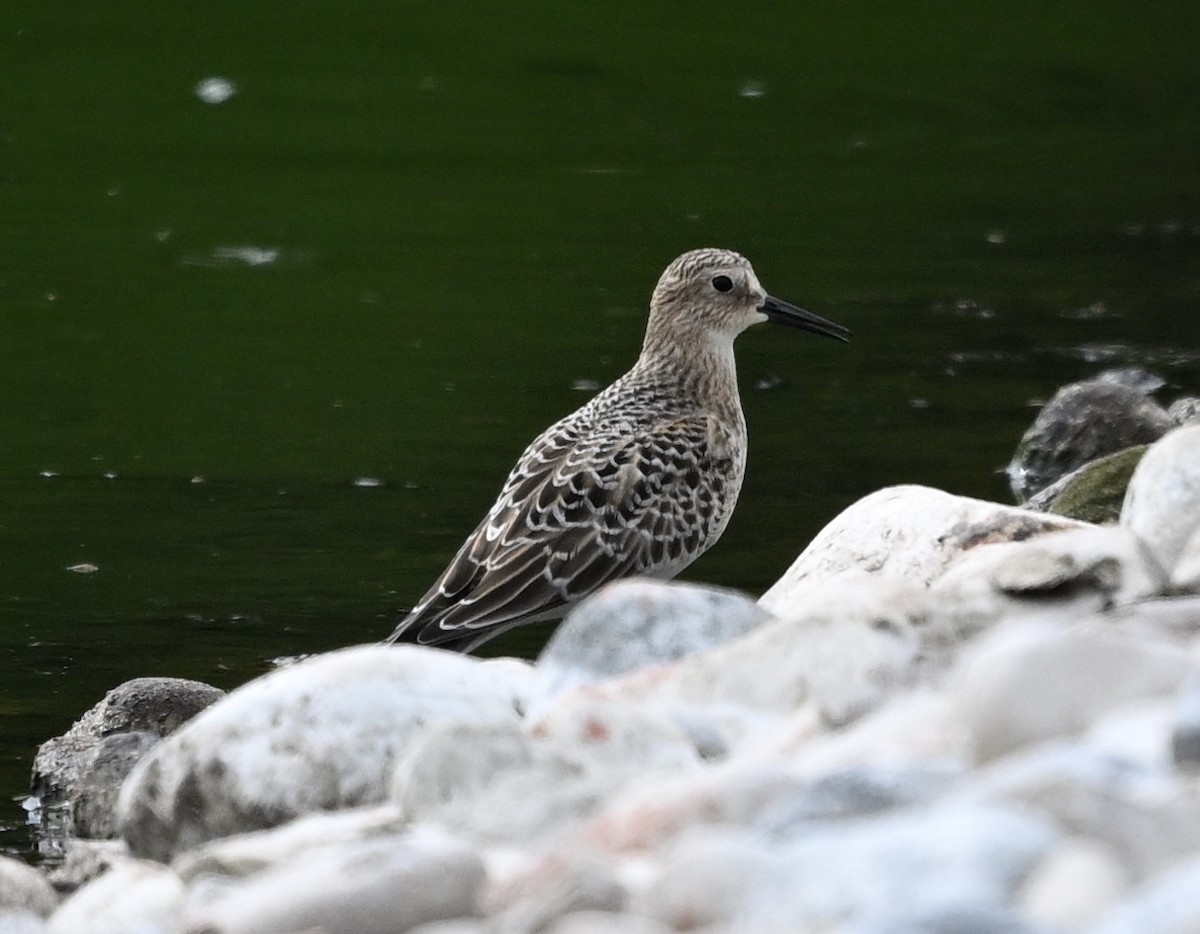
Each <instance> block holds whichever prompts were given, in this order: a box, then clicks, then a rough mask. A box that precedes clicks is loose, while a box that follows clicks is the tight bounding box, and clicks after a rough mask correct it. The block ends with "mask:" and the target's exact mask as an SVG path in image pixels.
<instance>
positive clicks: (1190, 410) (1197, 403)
mask: <svg viewBox="0 0 1200 934" xmlns="http://www.w3.org/2000/svg"><path fill="white" fill-rule="evenodd" d="M1167 414H1168V415H1170V416H1171V421H1173V422H1174V423H1175V424H1176V425H1186V424H1188V423H1189V422H1194V421H1196V420H1197V419H1200V398H1197V397H1196V396H1184V397H1183V398H1181V399H1176V400H1175V401H1174V402H1172V403H1171V405H1170V407H1169V408H1168V409H1167Z"/></svg>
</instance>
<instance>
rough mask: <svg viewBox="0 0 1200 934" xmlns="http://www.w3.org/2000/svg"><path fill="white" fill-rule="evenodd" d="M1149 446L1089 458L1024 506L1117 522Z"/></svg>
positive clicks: (1069, 517) (1105, 521) (1070, 517)
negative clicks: (1132, 478)
mask: <svg viewBox="0 0 1200 934" xmlns="http://www.w3.org/2000/svg"><path fill="white" fill-rule="evenodd" d="M1148 450H1149V446H1148V445H1145V444H1141V445H1138V446H1136V447H1132V448H1125V449H1124V450H1123V451H1117V452H1116V453H1115V454H1108V455H1106V456H1104V457H1098V458H1096V459H1095V460H1094V461H1089V462H1088V463H1086V464H1084V465H1083V466H1082V467H1077V468H1076V469H1075V470H1072V471H1071V472H1070V473H1069V474H1067V475H1066V476H1065V477H1062V478H1060V479H1059V480H1056V481H1055V482H1054V483H1052V484H1050V486H1048V487H1046V488H1045V489H1043V490H1042V491H1041V492H1040V493H1038V494H1037V495H1036V496H1034V497H1033V498H1032V499H1030V500H1029V501H1028V502H1027V503H1025V508H1026V509H1033V510H1036V511H1037V512H1049V513H1053V514H1054V515H1056V516H1065V517H1066V518H1068V519H1078V520H1079V521H1080V522H1094V523H1097V524H1105V523H1110V522H1116V521H1117V520H1119V519H1120V518H1121V506H1122V505H1123V504H1124V502H1125V491H1126V489H1128V487H1129V479H1130V477H1132V476H1133V471H1134V470H1135V469H1136V468H1137V465H1138V463H1139V462H1140V461H1141V459H1142V456H1143V455H1144V454H1145V453H1146V451H1148Z"/></svg>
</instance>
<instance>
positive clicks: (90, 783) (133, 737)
mask: <svg viewBox="0 0 1200 934" xmlns="http://www.w3.org/2000/svg"><path fill="white" fill-rule="evenodd" d="M160 739H161V737H159V736H156V735H155V734H154V733H149V732H147V731H145V730H139V731H137V732H135V733H111V734H109V735H108V736H105V737H103V738H102V739H101V740H100V742H99V743H97V744H96V746H94V747H93V748H92V750H91V752H90V753H88V754H87V755H86V756H85V758H84V767H83V770H82V772H81V774H80V776H79V783H78V784H77V785H76V787H75V794H74V797H73V800H72V802H71V819H72V821H73V823H74V827H75V833H76V835H77V836H80V837H87V838H89V839H92V840H111V839H114V838H115V837H116V836H117V825H116V822H115V820H114V819H113V815H114V813H115V811H116V807H117V795H118V794H119V793H120V791H121V783H122V782H124V781H125V777H126V776H127V775H128V774H129V773H130V771H131V770H132V769H133V767H134V766H135V765H136V764H137V762H138V760H139V759H141V758H142V756H144V755H145V754H146V753H147V752H148V751H149V750H150V747H152V746H154V745H155V744H156V743H158V742H159V741H160Z"/></svg>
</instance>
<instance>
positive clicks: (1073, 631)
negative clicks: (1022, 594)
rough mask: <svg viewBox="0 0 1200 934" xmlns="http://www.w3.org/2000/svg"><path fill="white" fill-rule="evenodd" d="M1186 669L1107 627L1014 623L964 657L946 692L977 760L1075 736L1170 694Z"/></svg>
mask: <svg viewBox="0 0 1200 934" xmlns="http://www.w3.org/2000/svg"><path fill="white" fill-rule="evenodd" d="M1187 670H1188V656H1187V653H1186V651H1184V650H1183V649H1181V648H1180V647H1178V646H1177V645H1174V644H1172V643H1170V642H1167V641H1166V640H1164V639H1161V638H1157V637H1154V636H1153V635H1152V634H1149V633H1145V632H1142V631H1139V630H1138V629H1137V628H1136V627H1129V628H1122V627H1119V626H1114V625H1109V624H1105V623H1083V624H1079V625H1074V626H1058V625H1053V624H1048V623H1037V622H1024V623H1011V624H1008V625H1006V626H1003V627H1001V628H999V629H996V630H993V631H992V632H990V633H988V634H987V635H986V636H984V637H983V638H982V639H981V640H980V642H979V643H978V644H977V645H976V646H973V647H972V649H971V650H970V651H969V652H968V653H966V654H965V655H964V657H963V659H962V660H961V662H960V664H959V666H958V667H957V669H956V671H955V673H954V675H953V676H952V679H951V684H950V692H951V697H952V698H953V701H954V703H955V704H956V706H957V709H958V715H959V718H960V719H961V721H962V722H963V723H964V724H965V725H966V726H967V728H968V729H969V730H970V731H971V733H972V735H973V736H974V741H975V753H976V756H977V757H978V758H979V759H980V760H984V761H986V760H988V759H992V758H995V757H997V756H1001V755H1004V754H1005V753H1008V752H1010V751H1011V750H1014V749H1017V748H1019V747H1020V746H1023V745H1026V744H1030V743H1036V742H1040V741H1042V740H1047V739H1053V738H1055V737H1059V736H1066V735H1070V734H1073V733H1078V732H1079V731H1081V730H1083V729H1084V728H1085V727H1087V726H1088V724H1090V723H1091V722H1092V721H1093V720H1095V719H1096V718H1097V717H1099V716H1100V715H1101V714H1103V713H1105V712H1107V711H1109V710H1112V709H1114V708H1115V707H1117V706H1119V705H1122V704H1125V703H1128V702H1129V701H1132V700H1137V699H1139V698H1144V697H1154V696H1159V695H1165V694H1169V693H1171V692H1172V691H1174V690H1175V688H1176V687H1177V686H1178V685H1179V683H1180V681H1181V680H1182V679H1183V677H1184V675H1185V674H1186V673H1187Z"/></svg>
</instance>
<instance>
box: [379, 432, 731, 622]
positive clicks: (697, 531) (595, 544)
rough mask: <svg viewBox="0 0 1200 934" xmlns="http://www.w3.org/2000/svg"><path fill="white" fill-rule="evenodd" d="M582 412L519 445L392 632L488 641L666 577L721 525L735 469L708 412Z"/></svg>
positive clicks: (705, 544) (727, 509)
mask: <svg viewBox="0 0 1200 934" xmlns="http://www.w3.org/2000/svg"><path fill="white" fill-rule="evenodd" d="M584 427H585V426H584V425H582V424H581V422H580V420H579V419H578V417H576V418H574V419H564V420H563V421H562V422H560V423H558V424H556V425H554V426H551V428H549V429H547V430H546V431H545V432H544V433H543V434H542V435H541V436H539V437H538V438H537V439H536V440H535V441H534V442H533V443H532V444H531V445H530V446H529V447H528V448H527V449H526V451H525V453H524V454H523V455H522V457H521V459H520V460H519V461H518V463H517V466H516V467H514V468H513V471H512V472H511V473H510V474H509V476H508V479H507V480H506V481H505V484H504V487H503V489H502V490H501V493H500V497H499V498H498V499H497V501H496V503H495V505H494V506H493V507H492V509H491V511H490V512H489V513H488V516H487V518H485V519H484V521H483V522H481V523H480V524H479V526H478V528H476V530H475V531H474V533H472V535H471V536H470V537H469V538H468V539H467V541H466V542H464V543H463V546H462V547H461V548H460V549H459V551H458V554H457V555H456V556H455V557H454V560H453V561H451V562H450V565H449V566H448V567H447V568H446V570H445V571H444V572H443V574H442V576H441V577H440V578H439V579H438V581H437V582H436V583H435V584H434V586H433V587H432V588H431V589H430V590H429V592H428V593H427V594H426V595H425V597H424V598H423V599H422V600H421V602H420V603H419V604H418V605H417V606H416V607H415V608H414V609H413V611H412V613H410V614H409V616H408V618H407V619H405V620H404V621H403V622H402V623H401V624H400V626H399V627H397V630H396V632H395V633H394V634H393V636H392V639H395V638H396V637H397V636H399V635H400V634H401V633H403V632H405V631H406V630H413V629H416V630H418V631H417V638H418V640H419V641H421V642H425V643H432V644H438V643H447V642H467V643H478V642H481V641H484V640H485V639H486V638H488V637H490V635H494V634H495V633H496V632H498V631H500V630H502V629H507V628H509V627H511V626H514V625H517V624H518V623H521V622H526V621H530V620H534V619H538V618H551V617H553V616H555V615H558V614H559V613H560V612H561V611H562V610H563V609H564V608H565V607H567V606H568V605H569V604H571V603H573V602H575V601H576V600H578V599H580V598H581V597H583V596H586V595H587V594H589V593H591V592H592V591H594V590H595V589H597V588H598V587H600V586H601V585H602V584H604V583H607V582H608V581H610V580H614V579H616V578H619V577H625V576H628V575H630V574H651V575H653V574H655V573H656V572H657V573H658V574H660V575H662V576H673V574H674V573H676V572H678V571H679V570H681V569H682V568H683V567H684V566H686V565H687V564H688V563H690V561H691V560H693V559H695V558H696V557H698V556H699V555H700V554H701V553H702V552H703V551H704V550H705V549H706V548H707V547H708V546H709V545H711V544H712V542H713V541H715V540H716V537H717V536H718V535H719V534H720V532H721V530H722V529H723V528H724V520H725V519H726V518H727V517H728V515H729V512H730V511H731V510H732V508H733V502H732V500H733V499H734V498H736V495H737V486H738V484H737V482H736V480H737V472H738V467H737V465H736V464H735V459H734V458H733V457H731V456H730V452H729V451H728V450H727V444H726V443H725V442H726V438H725V437H723V436H722V435H721V433H720V432H719V431H717V429H716V424H715V420H714V419H713V418H711V417H710V416H707V415H692V416H685V417H680V418H675V419H671V420H668V421H661V422H658V423H656V424H651V425H649V426H647V425H646V424H645V423H643V424H641V425H638V424H636V423H632V422H621V421H616V422H610V423H607V424H604V425H602V426H597V427H596V428H595V429H594V430H593V431H590V432H588V431H585V430H584Z"/></svg>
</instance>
